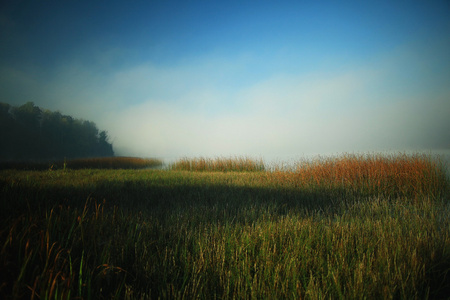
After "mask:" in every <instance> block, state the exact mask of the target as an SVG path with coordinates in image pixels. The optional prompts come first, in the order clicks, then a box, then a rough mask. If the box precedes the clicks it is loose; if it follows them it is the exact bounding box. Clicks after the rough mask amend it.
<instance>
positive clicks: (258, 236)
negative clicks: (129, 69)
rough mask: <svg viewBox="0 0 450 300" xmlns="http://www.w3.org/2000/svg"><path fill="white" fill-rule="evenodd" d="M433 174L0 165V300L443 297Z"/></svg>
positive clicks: (395, 163)
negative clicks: (20, 167) (23, 168)
mask: <svg viewBox="0 0 450 300" xmlns="http://www.w3.org/2000/svg"><path fill="white" fill-rule="evenodd" d="M445 168H446V166H445V165H444V164H443V163H442V162H440V161H439V160H436V159H434V158H432V157H431V156H427V155H422V154H414V155H404V154H397V155H392V156H382V155H375V154H373V155H341V156H339V157H335V158H323V159H317V160H312V161H299V162H298V163H296V164H294V165H291V166H289V167H283V166H271V167H270V168H269V167H268V166H266V165H265V164H264V162H263V161H262V160H253V159H249V158H239V157H234V158H216V159H206V158H196V159H188V158H184V159H181V160H179V161H177V162H175V163H173V164H171V165H169V166H167V167H166V168H164V169H122V168H117V169H111V168H107V169H98V168H95V166H89V165H85V168H70V166H69V165H67V166H64V167H62V168H60V167H59V168H54V167H49V168H47V169H45V170H18V169H4V170H1V171H0V190H1V196H0V197H1V198H0V201H1V211H0V242H1V243H0V246H1V248H0V251H1V255H0V270H1V272H0V298H2V299H17V298H26V299H28V298H30V299H68V298H74V299H111V298H117V299H158V298H161V299H167V298H169V299H192V298H199V299H261V298H269V299H364V298H366V299H445V298H447V297H448V295H450V273H449V272H450V219H449V212H450V205H449V200H450V199H449V195H450V194H449V180H448V178H447V176H446V173H445V171H446V170H445Z"/></svg>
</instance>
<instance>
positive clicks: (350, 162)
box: [272, 154, 447, 198]
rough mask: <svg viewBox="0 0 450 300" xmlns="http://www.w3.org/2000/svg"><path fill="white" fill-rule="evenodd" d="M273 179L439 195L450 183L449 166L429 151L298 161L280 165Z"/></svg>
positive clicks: (354, 190) (359, 191)
mask: <svg viewBox="0 0 450 300" xmlns="http://www.w3.org/2000/svg"><path fill="white" fill-rule="evenodd" d="M272 175H273V176H272V179H273V180H275V181H278V182H279V183H280V184H282V183H283V182H284V183H288V184H289V183H290V184H293V183H295V184H296V185H298V186H299V187H300V188H308V187H321V188H325V189H330V190H340V191H345V193H346V194H347V195H348V194H349V193H350V194H355V195H377V196H378V195H380V196H390V197H398V196H407V197H413V198H414V197H416V196H422V195H430V194H433V196H436V197H439V196H440V195H441V194H442V193H445V192H446V191H445V189H446V186H447V177H446V166H445V164H444V162H443V161H442V160H441V159H440V158H439V157H431V156H430V155H425V154H412V155H406V154H397V155H391V156H386V155H385V156H382V155H349V154H346V155H342V156H339V157H335V158H322V159H320V158H319V159H316V160H313V161H303V162H298V163H296V165H295V166H294V168H290V169H285V170H283V169H281V168H276V167H275V169H274V171H273V172H272Z"/></svg>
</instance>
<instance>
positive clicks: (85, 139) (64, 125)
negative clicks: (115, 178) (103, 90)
mask: <svg viewBox="0 0 450 300" xmlns="http://www.w3.org/2000/svg"><path fill="white" fill-rule="evenodd" d="M105 156H114V151H113V148H112V144H111V143H109V142H108V134H107V133H106V131H99V130H98V128H97V125H96V124H95V123H94V122H91V121H86V120H81V119H75V118H73V117H71V116H68V115H63V114H61V113H60V112H58V111H56V112H53V111H50V110H47V109H46V110H43V109H41V108H39V107H38V106H35V105H34V103H33V102H27V103H26V104H24V105H22V106H18V107H14V106H11V105H9V104H7V103H1V102H0V160H50V159H64V158H68V159H69V158H83V157H105Z"/></svg>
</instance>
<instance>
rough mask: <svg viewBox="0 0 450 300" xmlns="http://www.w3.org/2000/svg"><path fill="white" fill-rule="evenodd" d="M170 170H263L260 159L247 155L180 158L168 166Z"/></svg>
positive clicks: (262, 163) (263, 166)
mask: <svg viewBox="0 0 450 300" xmlns="http://www.w3.org/2000/svg"><path fill="white" fill-rule="evenodd" d="M169 169H170V170H176V171H195V172H199V171H202V172H230V171H233V172H259V171H264V170H265V165H264V162H263V160H262V159H259V160H255V159H252V158H249V157H230V158H225V157H217V158H204V157H200V158H181V159H179V160H178V161H176V162H175V163H173V164H171V165H170V166H169Z"/></svg>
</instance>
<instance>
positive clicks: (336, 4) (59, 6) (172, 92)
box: [0, 1, 450, 159]
mask: <svg viewBox="0 0 450 300" xmlns="http://www.w3.org/2000/svg"><path fill="white" fill-rule="evenodd" d="M449 16H450V3H449V2H448V1H371V2H367V1H364V2H363V1H329V2H328V1H325V2H320V3H319V1H3V2H2V4H0V39H1V45H2V46H1V47H0V101H1V102H7V103H10V104H13V105H21V104H23V103H25V102H27V101H33V102H34V103H35V104H36V105H38V106H40V107H43V108H48V109H51V110H59V111H61V112H62V113H64V114H70V115H73V116H74V117H77V118H83V119H88V120H92V121H94V122H95V123H96V124H97V125H98V127H99V128H100V129H101V130H107V131H108V133H109V136H110V138H111V141H112V142H113V146H114V149H115V151H116V154H118V155H133V156H134V155H136V156H144V157H160V158H165V159H173V158H176V157H180V156H220V155H249V156H256V157H263V158H267V159H289V158H292V157H298V156H302V155H317V154H320V155H327V154H336V153H342V152H371V151H411V150H412V151H423V150H425V151H427V150H438V151H444V152H445V151H447V152H448V151H449V150H450V133H449V132H450V130H449V129H450V118H449V117H448V116H449V115H450V54H449V53H450V18H449Z"/></svg>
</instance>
